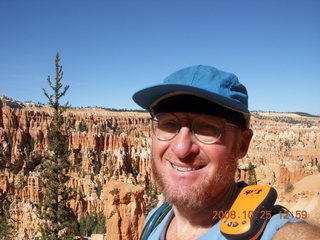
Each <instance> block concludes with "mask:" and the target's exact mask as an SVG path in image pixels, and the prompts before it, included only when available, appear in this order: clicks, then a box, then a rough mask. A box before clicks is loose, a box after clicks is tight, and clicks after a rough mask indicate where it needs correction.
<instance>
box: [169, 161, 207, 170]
mask: <svg viewBox="0 0 320 240" xmlns="http://www.w3.org/2000/svg"><path fill="white" fill-rule="evenodd" d="M170 164H171V166H172V167H173V168H174V169H176V170H178V171H181V172H190V171H196V170H199V169H201V168H203V167H204V165H203V166H199V167H194V168H189V167H179V166H177V165H174V164H173V163H170Z"/></svg>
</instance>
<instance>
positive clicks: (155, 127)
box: [152, 113, 238, 144]
mask: <svg viewBox="0 0 320 240" xmlns="http://www.w3.org/2000/svg"><path fill="white" fill-rule="evenodd" d="M181 126H182V124H181V121H180V120H179V118H178V117H177V116H176V115H175V114H173V113H158V114H156V115H155V116H154V117H153V119H152V131H153V133H154V135H155V136H156V137H157V139H159V140H160V141H169V140H171V139H173V138H174V137H175V136H177V135H178V133H179V132H180V129H181ZM227 126H230V127H238V126H237V125H234V124H231V123H228V122H224V121H222V120H221V119H219V118H216V117H213V116H209V115H201V116H198V117H196V118H194V119H193V120H192V124H191V132H192V134H193V135H194V136H195V137H196V139H197V140H198V141H199V142H201V143H204V144H214V143H216V142H217V141H219V139H220V137H221V135H222V133H223V132H224V131H225V129H226V127H227Z"/></svg>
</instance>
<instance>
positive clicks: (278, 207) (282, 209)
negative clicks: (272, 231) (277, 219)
mask: <svg viewBox="0 0 320 240" xmlns="http://www.w3.org/2000/svg"><path fill="white" fill-rule="evenodd" d="M280 212H281V213H287V214H289V215H291V216H293V215H292V214H291V212H290V210H289V209H288V208H286V207H284V206H281V205H273V207H272V208H271V216H273V215H276V214H278V213H280ZM269 220H270V219H268V220H267V221H269ZM267 224H268V222H267ZM267 224H266V225H265V227H264V229H263V231H262V232H261V235H260V236H259V237H258V238H257V240H260V239H261V237H262V235H263V232H264V230H265V229H266V227H267Z"/></svg>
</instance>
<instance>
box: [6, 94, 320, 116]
mask: <svg viewBox="0 0 320 240" xmlns="http://www.w3.org/2000/svg"><path fill="white" fill-rule="evenodd" d="M0 99H3V100H5V101H6V102H7V104H8V105H9V106H10V107H12V108H22V107H23V106H25V105H27V106H35V107H43V106H46V105H47V104H44V103H40V102H38V103H34V102H32V101H18V100H14V99H12V98H9V97H7V96H5V95H3V94H0ZM70 108H71V109H72V108H73V109H81V108H98V109H104V110H108V111H112V112H147V111H146V110H144V109H121V108H120V109H117V108H108V107H101V106H86V107H72V106H71V107H70ZM250 112H251V113H252V115H253V116H255V115H257V114H259V113H275V114H296V115H299V116H301V117H315V118H320V115H313V114H310V113H306V112H275V111H262V110H252V111H250Z"/></svg>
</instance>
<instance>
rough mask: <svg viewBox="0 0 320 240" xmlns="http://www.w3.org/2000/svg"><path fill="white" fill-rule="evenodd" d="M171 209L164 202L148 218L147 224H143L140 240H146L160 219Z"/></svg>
mask: <svg viewBox="0 0 320 240" xmlns="http://www.w3.org/2000/svg"><path fill="white" fill-rule="evenodd" d="M171 209H172V206H171V205H170V204H169V203H168V202H164V203H163V204H162V205H161V206H160V207H159V208H158V209H157V210H156V211H155V212H154V213H153V214H152V216H151V217H150V218H149V220H148V222H147V223H146V224H145V226H144V228H143V230H142V233H141V236H140V240H147V239H148V237H149V236H150V234H151V232H152V231H153V229H155V228H156V227H157V226H158V225H159V224H160V222H161V221H162V219H163V218H164V217H165V216H166V215H167V213H168V212H169V211H170V210H171Z"/></svg>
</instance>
